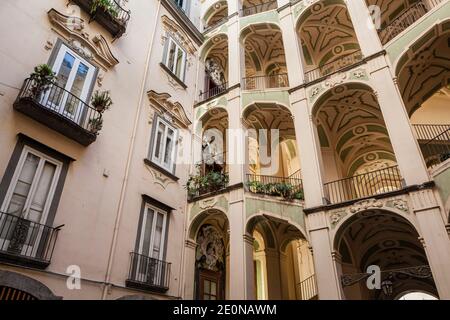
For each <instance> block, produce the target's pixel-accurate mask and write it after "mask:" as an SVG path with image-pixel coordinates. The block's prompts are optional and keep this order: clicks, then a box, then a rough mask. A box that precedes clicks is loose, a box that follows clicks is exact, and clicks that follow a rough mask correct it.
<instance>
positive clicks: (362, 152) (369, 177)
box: [313, 83, 402, 203]
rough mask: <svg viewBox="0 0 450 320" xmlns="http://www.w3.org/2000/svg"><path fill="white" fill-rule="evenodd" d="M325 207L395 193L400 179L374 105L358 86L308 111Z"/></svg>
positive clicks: (329, 95)
mask: <svg viewBox="0 0 450 320" xmlns="http://www.w3.org/2000/svg"><path fill="white" fill-rule="evenodd" d="M313 120H314V122H315V124H316V127H317V132H318V136H319V140H320V145H321V153H322V159H323V171H324V172H323V174H324V180H325V181H327V182H326V183H325V193H326V197H327V199H328V200H329V202H330V203H341V202H346V201H350V200H354V199H361V198H366V197H370V196H373V195H376V194H381V193H385V192H390V191H394V190H398V189H400V188H401V187H402V178H401V176H400V171H399V169H398V166H397V162H396V158H395V155H394V151H393V149H392V145H391V142H390V139H389V135H388V131H387V129H386V125H385V123H384V119H383V115H382V113H381V110H380V107H379V104H378V100H377V98H376V96H375V94H374V93H373V91H372V89H371V88H370V87H368V86H366V85H363V84H357V83H350V84H345V85H339V86H337V87H335V88H333V89H330V90H329V91H327V92H326V93H325V94H324V95H322V96H321V97H320V98H319V100H318V101H317V102H316V104H315V105H314V108H313Z"/></svg>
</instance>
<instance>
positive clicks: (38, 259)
mask: <svg viewBox="0 0 450 320" xmlns="http://www.w3.org/2000/svg"><path fill="white" fill-rule="evenodd" d="M62 227H63V225H61V226H58V227H50V226H46V225H43V224H39V223H36V222H33V221H31V220H27V219H23V218H20V217H17V216H15V215H12V214H10V213H4V212H0V261H4V262H8V263H13V264H18V265H23V266H29V267H35V268H39V269H45V268H47V267H48V266H49V264H50V261H51V258H52V255H53V250H54V249H55V244H56V239H57V237H58V232H59V230H60V229H61V228H62Z"/></svg>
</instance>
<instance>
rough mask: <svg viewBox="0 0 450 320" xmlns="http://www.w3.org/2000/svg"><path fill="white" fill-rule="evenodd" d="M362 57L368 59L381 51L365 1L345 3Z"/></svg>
mask: <svg viewBox="0 0 450 320" xmlns="http://www.w3.org/2000/svg"><path fill="white" fill-rule="evenodd" d="M345 3H346V5H347V9H348V13H349V14H350V18H351V20H352V23H353V28H354V30H355V33H356V37H357V38H358V42H359V46H360V47H361V51H362V53H363V55H364V56H366V57H368V56H371V55H373V54H375V53H377V52H380V51H382V50H383V46H382V45H381V41H380V37H379V36H378V32H377V30H376V29H375V25H374V23H373V20H372V17H371V15H370V12H369V9H368V7H367V5H366V2H365V0H346V1H345Z"/></svg>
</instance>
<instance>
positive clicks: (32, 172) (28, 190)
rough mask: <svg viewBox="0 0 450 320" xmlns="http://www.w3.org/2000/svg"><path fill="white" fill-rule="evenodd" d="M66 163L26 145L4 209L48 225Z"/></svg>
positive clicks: (4, 203)
mask: <svg viewBox="0 0 450 320" xmlns="http://www.w3.org/2000/svg"><path fill="white" fill-rule="evenodd" d="M61 169H62V163H61V162H60V161H57V160H55V159H53V158H51V157H49V156H47V155H45V154H43V153H41V152H39V151H37V150H34V149H33V148H31V147H29V146H25V147H24V149H23V151H22V154H21V156H20V159H19V162H18V163H17V167H16V170H15V172H14V175H13V177H12V180H11V183H10V185H9V189H8V191H7V193H6V197H5V199H4V200H3V204H2V206H1V211H2V212H6V213H9V214H11V215H14V216H17V217H21V218H24V219H27V220H31V221H33V222H36V223H40V224H45V222H46V219H47V215H48V212H49V209H50V205H51V203H52V199H53V195H54V193H55V188H56V184H57V182H58V179H59V176H60V174H61Z"/></svg>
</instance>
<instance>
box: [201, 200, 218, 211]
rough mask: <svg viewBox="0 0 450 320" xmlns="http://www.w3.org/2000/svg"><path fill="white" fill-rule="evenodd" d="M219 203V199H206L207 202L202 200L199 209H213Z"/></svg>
mask: <svg viewBox="0 0 450 320" xmlns="http://www.w3.org/2000/svg"><path fill="white" fill-rule="evenodd" d="M216 203H217V198H211V199H206V200H202V201H200V203H199V207H200V209H203V210H204V209H211V208H212V207H214V206H215V205H216Z"/></svg>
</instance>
